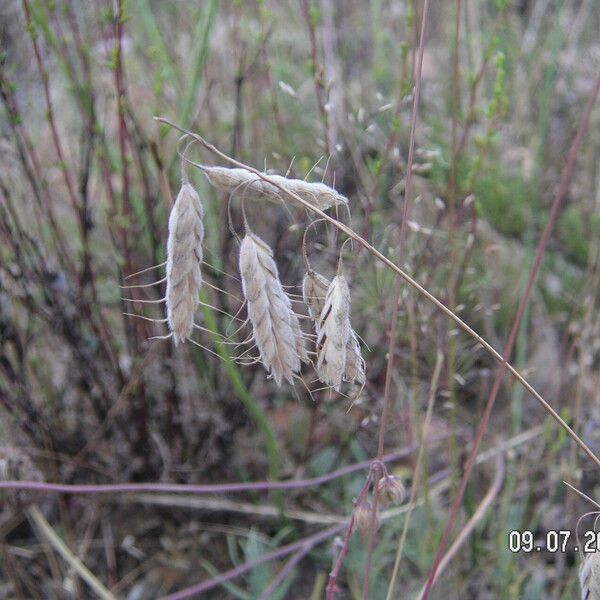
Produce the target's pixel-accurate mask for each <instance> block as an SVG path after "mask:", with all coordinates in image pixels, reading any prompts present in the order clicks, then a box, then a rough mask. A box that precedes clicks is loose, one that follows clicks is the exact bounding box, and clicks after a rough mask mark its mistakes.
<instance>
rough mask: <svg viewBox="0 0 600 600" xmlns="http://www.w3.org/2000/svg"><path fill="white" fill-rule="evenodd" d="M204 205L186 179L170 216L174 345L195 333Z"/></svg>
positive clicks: (169, 278)
mask: <svg viewBox="0 0 600 600" xmlns="http://www.w3.org/2000/svg"><path fill="white" fill-rule="evenodd" d="M202 220H203V209H202V203H201V201H200V197H199V196H198V193H197V192H196V190H195V189H194V188H193V187H192V185H191V184H190V183H187V182H184V183H183V185H182V186H181V189H180V190H179V194H178V195H177V199H176V200H175V204H174V205H173V208H172V209H171V214H170V216H169V237H168V240H167V294H166V298H167V322H168V325H169V329H170V330H171V333H172V335H173V342H174V343H175V345H177V344H179V343H180V342H185V340H186V339H188V338H189V337H190V335H191V333H192V329H193V326H194V312H195V310H196V308H197V307H198V302H199V298H198V292H199V291H200V287H201V286H202V272H201V269H200V267H201V264H202V241H203V239H204V225H203V222H202Z"/></svg>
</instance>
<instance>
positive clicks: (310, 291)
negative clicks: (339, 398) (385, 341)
mask: <svg viewBox="0 0 600 600" xmlns="http://www.w3.org/2000/svg"><path fill="white" fill-rule="evenodd" d="M330 285H331V283H330V281H329V280H328V279H326V278H325V277H323V275H320V274H319V273H316V272H315V271H313V270H312V269H309V271H308V272H307V273H306V275H304V279H303V280H302V294H303V297H304V302H305V304H306V305H307V307H308V313H309V315H310V317H311V319H312V320H313V321H314V322H315V326H316V327H317V335H318V319H319V317H320V316H321V313H322V311H323V307H324V306H325V298H326V296H327V291H328V289H329V286H330ZM342 379H343V381H356V382H357V383H359V384H361V385H362V384H364V383H365V379H366V378H365V361H364V359H363V357H362V354H361V352H360V343H359V341H358V336H357V335H356V332H355V331H354V329H352V327H350V331H349V335H348V342H347V344H346V358H345V364H344V371H343V374H342Z"/></svg>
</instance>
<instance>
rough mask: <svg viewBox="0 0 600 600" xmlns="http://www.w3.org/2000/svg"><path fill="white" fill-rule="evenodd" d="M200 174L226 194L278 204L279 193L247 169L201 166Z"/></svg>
mask: <svg viewBox="0 0 600 600" xmlns="http://www.w3.org/2000/svg"><path fill="white" fill-rule="evenodd" d="M202 172H203V173H204V174H205V175H206V178H207V179H208V181H209V183H210V184H211V185H212V186H214V187H216V188H217V189H218V190H221V191H223V192H227V193H228V194H232V193H236V194H238V195H239V196H240V197H241V198H246V199H248V200H271V201H272V202H279V200H280V199H281V196H280V191H279V190H278V189H277V188H276V187H275V186H274V185H271V184H269V183H267V182H266V181H263V180H262V179H261V178H260V177H258V176H257V175H255V174H254V173H252V171H248V169H237V168H236V169H228V168H227V167H208V166H205V165H202Z"/></svg>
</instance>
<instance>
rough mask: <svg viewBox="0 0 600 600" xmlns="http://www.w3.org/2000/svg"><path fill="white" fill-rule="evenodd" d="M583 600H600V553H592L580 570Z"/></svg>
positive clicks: (585, 559) (584, 560)
mask: <svg viewBox="0 0 600 600" xmlns="http://www.w3.org/2000/svg"><path fill="white" fill-rule="evenodd" d="M579 583H580V585H581V600H600V553H598V552H592V553H591V554H588V555H587V556H586V557H585V558H584V559H583V563H582V564H581V567H580V569H579Z"/></svg>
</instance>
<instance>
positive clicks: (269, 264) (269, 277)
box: [240, 232, 308, 385]
mask: <svg viewBox="0 0 600 600" xmlns="http://www.w3.org/2000/svg"><path fill="white" fill-rule="evenodd" d="M240 274H241V277H242V289H243V292H244V297H245V299H246V301H247V305H248V318H249V320H250V323H251V325H252V332H253V339H254V341H255V343H256V346H257V348H258V351H259V354H260V360H261V362H262V363H263V365H264V366H265V368H266V369H267V371H268V372H269V373H270V374H271V376H272V377H273V379H274V380H275V382H276V383H277V385H281V382H282V381H283V380H284V379H286V380H287V381H289V382H290V383H293V377H294V373H298V372H299V371H300V361H305V362H306V361H308V355H307V352H306V349H305V347H304V338H303V336H302V331H301V329H300V322H299V321H298V317H297V316H296V314H295V313H294V311H293V310H292V304H291V302H290V299H289V298H288V296H287V294H286V293H285V292H284V291H283V288H282V286H281V282H280V281H279V273H278V271H277V265H276V264H275V261H274V260H273V252H272V250H271V248H270V247H269V246H268V245H267V244H266V243H265V242H264V241H263V240H261V239H260V238H259V237H258V236H257V235H255V234H254V233H251V232H248V233H247V234H246V235H245V236H244V239H243V240H242V244H241V247H240Z"/></svg>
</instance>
